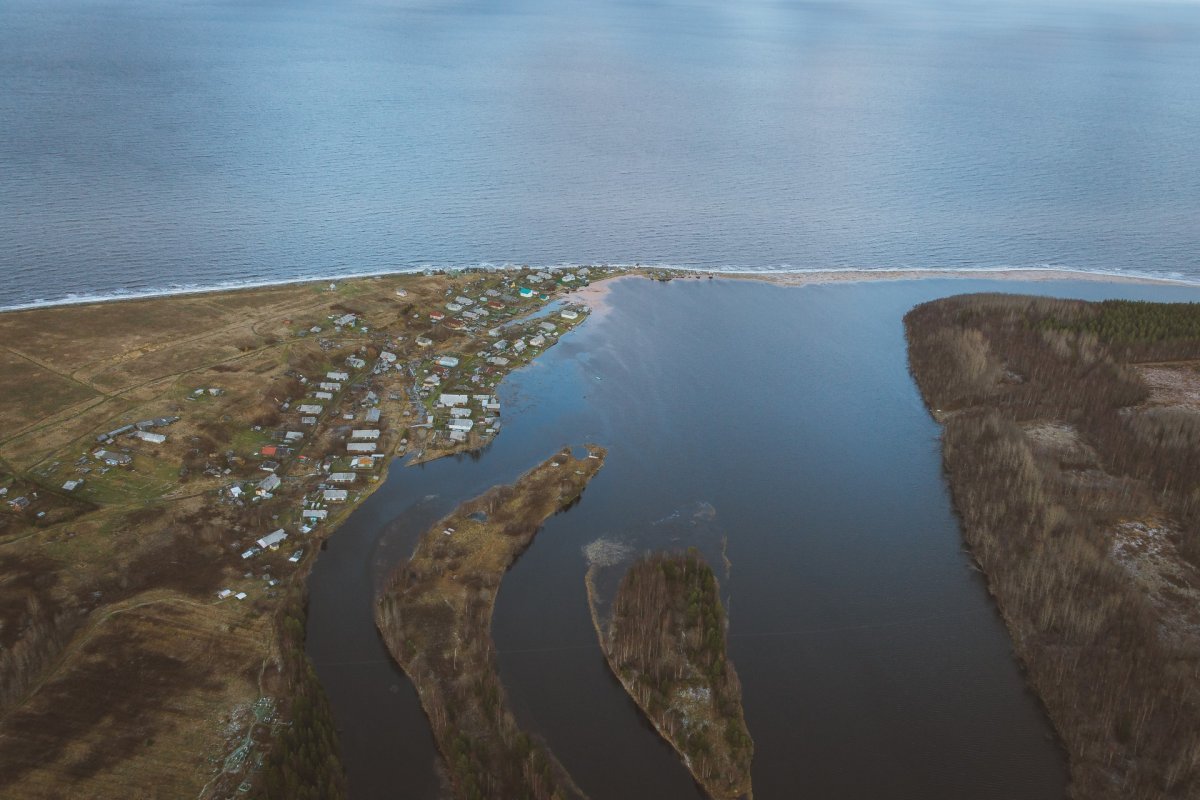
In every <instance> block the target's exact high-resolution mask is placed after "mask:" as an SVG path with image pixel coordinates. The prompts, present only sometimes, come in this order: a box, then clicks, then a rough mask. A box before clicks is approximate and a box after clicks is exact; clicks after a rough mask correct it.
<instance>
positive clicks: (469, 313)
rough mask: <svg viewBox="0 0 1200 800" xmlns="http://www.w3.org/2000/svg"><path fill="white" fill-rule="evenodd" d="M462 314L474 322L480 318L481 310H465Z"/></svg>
mask: <svg viewBox="0 0 1200 800" xmlns="http://www.w3.org/2000/svg"><path fill="white" fill-rule="evenodd" d="M462 315H463V318H464V319H469V320H471V321H472V322H474V321H475V320H477V319H479V312H477V311H464V312H462Z"/></svg>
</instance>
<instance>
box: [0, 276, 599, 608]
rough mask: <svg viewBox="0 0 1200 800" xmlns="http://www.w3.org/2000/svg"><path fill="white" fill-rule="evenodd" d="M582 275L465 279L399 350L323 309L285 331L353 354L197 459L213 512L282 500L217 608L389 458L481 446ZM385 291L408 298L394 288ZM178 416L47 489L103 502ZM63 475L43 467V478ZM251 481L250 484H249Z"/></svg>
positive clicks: (333, 513)
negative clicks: (210, 487)
mask: <svg viewBox="0 0 1200 800" xmlns="http://www.w3.org/2000/svg"><path fill="white" fill-rule="evenodd" d="M592 273H593V270H592V269H589V268H588V267H583V268H581V269H579V270H578V271H557V270H555V271H536V272H533V271H530V272H519V273H487V272H482V273H480V275H479V276H478V277H477V278H475V280H473V281H470V280H469V281H467V283H466V285H467V286H470V287H471V289H467V288H465V287H464V288H463V290H462V291H461V292H460V291H458V290H457V289H446V290H445V295H446V298H445V300H446V301H445V302H444V303H442V304H441V306H440V307H437V308H429V309H422V310H421V311H418V312H415V313H414V314H413V315H412V316H413V319H414V321H418V322H419V321H421V320H428V323H429V327H430V328H432V329H433V330H430V331H428V332H427V333H424V334H419V335H416V336H413V337H412V338H411V341H410V340H409V337H408V336H407V335H393V334H392V333H391V332H389V331H388V330H379V331H372V327H371V325H370V321H369V320H367V319H366V318H364V317H363V316H361V315H359V314H356V313H336V312H335V313H332V314H330V315H329V318H328V320H327V324H326V325H324V326H322V325H313V326H310V327H307V328H302V329H299V330H297V331H296V333H295V335H296V336H297V337H306V336H320V337H321V339H320V344H321V347H322V349H324V350H329V351H332V350H337V349H339V347H340V346H341V345H342V344H344V343H345V342H347V341H355V340H357V341H362V342H365V343H363V344H359V346H358V347H357V348H356V349H355V352H354V353H353V354H351V355H348V356H346V357H345V358H343V359H341V361H340V362H338V363H332V362H331V363H329V364H328V365H327V366H328V367H329V369H327V370H326V371H325V372H323V373H319V374H312V373H310V374H303V373H301V372H299V371H296V370H288V372H287V376H288V377H289V378H291V379H292V380H293V381H295V384H297V385H298V386H300V387H302V389H303V394H302V395H301V396H297V397H285V398H282V399H281V401H280V403H279V412H280V414H281V420H280V423H279V424H278V425H277V426H274V427H272V428H271V429H270V430H268V429H266V428H265V427H264V426H261V425H255V426H253V427H252V428H251V429H250V430H249V431H244V432H243V434H244V435H243V436H242V437H239V438H240V440H241V441H242V442H250V443H251V444H253V449H252V451H250V452H245V451H239V450H237V449H231V450H228V451H226V452H225V453H224V454H223V456H221V457H220V458H218V459H216V461H217V462H218V463H215V464H214V463H213V459H210V460H209V461H208V462H206V464H205V467H204V472H205V474H206V475H208V476H210V477H213V478H217V479H218V480H220V479H222V478H228V479H229V480H228V481H227V482H225V483H224V484H223V485H222V486H221V487H220V488H219V489H217V490H216V491H215V494H216V495H217V502H219V503H222V504H229V505H233V506H235V507H239V508H246V507H251V506H255V505H257V504H262V503H268V504H270V501H273V500H277V499H286V500H288V501H290V502H289V504H288V505H287V506H286V507H284V508H280V509H279V510H278V511H277V512H276V513H273V514H272V515H271V519H272V523H273V525H274V528H273V529H272V530H270V531H263V532H262V534H261V535H260V536H257V537H254V538H253V540H252V541H249V540H247V539H244V538H241V537H239V538H237V539H236V540H235V541H233V542H231V543H230V545H229V547H230V550H231V551H232V552H236V553H237V554H238V555H239V557H240V559H241V560H242V561H244V562H246V565H247V567H260V568H261V570H262V571H261V574H260V575H259V576H257V580H256V576H255V574H254V571H253V569H252V568H251V569H250V570H249V571H246V572H244V573H243V575H242V577H243V581H242V582H240V583H237V584H234V585H231V586H230V587H223V588H221V589H220V591H219V592H218V593H217V597H218V599H220V600H226V599H231V598H232V599H235V600H245V599H247V598H248V597H249V596H250V593H252V592H253V591H255V590H256V589H257V588H259V584H260V583H261V584H263V585H264V586H265V588H266V589H267V590H270V589H273V588H274V587H275V586H277V585H278V583H279V579H278V578H276V577H274V576H273V575H272V571H273V569H274V570H278V569H279V568H280V566H281V565H280V564H278V563H275V561H276V560H271V559H261V558H259V557H260V556H261V555H262V554H263V553H264V552H271V553H273V552H276V551H279V550H281V549H284V550H287V552H288V557H287V559H286V562H285V563H290V564H296V563H299V562H300V561H301V560H302V559H303V557H304V554H305V547H304V545H303V542H304V541H305V539H304V537H306V536H307V535H309V534H311V533H312V532H313V531H314V530H316V529H317V528H318V527H321V526H324V527H325V528H326V529H329V530H331V529H332V528H333V527H335V526H336V522H337V520H338V519H340V518H341V516H343V515H344V513H345V512H346V511H348V510H349V509H351V508H353V506H354V505H355V503H356V502H357V501H359V500H361V499H362V498H363V497H364V496H365V495H366V494H367V493H369V490H370V488H372V487H373V485H374V484H375V483H377V482H378V481H379V480H380V479H381V478H382V477H383V475H384V473H385V472H386V462H387V461H388V460H390V459H391V458H392V457H394V456H408V457H409V459H410V461H412V462H414V463H416V462H420V461H426V460H430V459H432V458H438V457H441V456H445V455H448V454H451V453H454V452H459V451H462V450H468V449H478V448H480V447H483V446H486V444H487V443H488V442H490V441H491V439H492V438H493V437H494V436H495V435H496V434H497V433H498V432H499V431H500V427H501V420H500V403H499V400H498V399H497V397H496V395H495V389H496V387H497V385H498V384H499V383H500V381H501V380H502V379H503V377H504V375H505V374H507V373H508V372H509V371H511V370H512V369H515V368H518V367H520V366H522V365H524V364H526V363H528V362H529V361H530V360H531V359H533V358H535V357H536V356H537V355H538V354H539V353H541V352H542V351H544V350H545V349H546V348H548V347H550V346H552V345H553V344H554V343H555V342H556V341H557V339H558V337H559V336H560V335H562V334H563V333H565V332H567V331H569V330H570V329H571V328H573V327H574V326H575V325H577V324H579V323H580V322H582V320H583V319H584V318H586V315H587V313H588V311H589V309H588V308H587V307H586V306H579V305H574V304H570V303H567V302H566V301H565V299H559V300H555V301H553V302H551V297H552V296H553V295H557V294H562V293H564V290H566V291H569V290H570V289H572V288H575V287H578V286H584V285H587V283H588V281H589V278H590V277H593V276H592ZM331 289H336V284H333V285H331ZM472 290H473V291H472ZM394 292H395V294H396V295H397V296H398V297H407V296H408V291H407V290H406V289H404V288H403V287H398V288H396V289H395V290H394ZM472 294H474V295H475V296H471V295H472ZM414 327H419V326H414ZM439 327H440V328H443V329H445V332H447V333H449V334H450V336H449V337H444V338H443V337H439V338H441V339H442V343H444V344H447V345H453V346H454V347H455V349H453V350H451V349H450V348H449V347H439V346H437V343H435V339H434V336H435V335H436V334H437V328H439ZM372 333H373V334H374V335H371V334H372ZM466 351H472V352H466ZM368 359H369V360H368ZM224 393H225V390H224V389H223V388H221V387H219V386H201V387H196V388H194V389H192V390H191V391H190V393H188V394H187V396H186V398H185V399H186V401H188V402H190V403H195V402H196V401H200V400H205V399H210V398H216V397H220V396H222V395H223V394H224ZM186 405H187V403H185V406H186ZM185 410H186V409H185ZM196 413H200V414H203V413H204V412H203V411H202V410H201V409H197V411H196ZM180 419H181V416H180V415H179V414H171V415H164V416H160V417H154V418H149V419H142V420H137V421H134V422H122V424H120V425H117V426H116V427H113V428H111V429H109V430H106V431H104V432H101V433H98V434H96V436H95V447H94V449H92V450H90V451H89V452H84V453H81V454H80V455H79V457H78V458H77V459H76V460H75V461H74V462H73V463H72V464H70V465H69V466H68V467H67V468H66V472H68V473H69V474H70V476H69V477H67V478H66V479H65V480H63V481H62V483H61V484H60V485H59V492H60V493H61V494H63V495H74V494H79V495H80V496H81V498H82V499H84V500H92V499H93V498H94V499H95V500H98V501H100V502H103V499H104V497H105V492H104V490H103V482H104V481H105V479H106V477H107V476H109V475H110V473H111V472H113V471H114V470H124V471H125V472H126V473H129V474H136V473H138V472H140V471H143V470H145V471H148V472H160V471H161V464H159V463H156V462H158V461H159V456H158V454H157V453H156V452H155V449H157V448H160V447H161V446H162V445H164V444H166V443H167V441H168V438H169V437H170V435H171V434H170V431H171V426H173V425H174V424H175V423H177V422H179V421H180ZM222 462H223V463H222ZM63 467H64V465H63V464H62V463H61V462H53V463H52V464H51V465H50V467H49V469H48V470H47V472H49V474H48V475H46V477H50V475H56V474H58V473H59V472H60V471H62V469H63ZM254 472H257V473H258V475H259V476H260V477H251V476H252V475H253V473H254ZM114 477H116V476H114ZM120 477H121V478H122V479H123V478H127V477H128V475H125V476H120ZM14 483H17V482H14ZM95 484H99V487H94V485H95ZM11 488H13V487H12V486H11V485H10V486H4V487H0V493H2V494H0V497H3V498H4V499H5V501H6V502H7V506H8V509H9V510H10V511H12V512H16V513H20V514H29V515H31V516H32V517H33V518H34V519H35V520H41V519H45V518H46V517H47V514H48V513H50V512H49V511H48V510H45V509H37V508H34V507H33V506H34V504H35V502H36V501H37V500H38V499H39V493H38V491H37V490H36V489H31V490H30V491H27V492H24V493H20V494H14V495H13V496H11V497H10V496H9V495H10V489H11ZM93 489H94V490H93ZM43 491H44V490H43ZM310 549H311V548H310ZM259 562H261V564H260V563H259Z"/></svg>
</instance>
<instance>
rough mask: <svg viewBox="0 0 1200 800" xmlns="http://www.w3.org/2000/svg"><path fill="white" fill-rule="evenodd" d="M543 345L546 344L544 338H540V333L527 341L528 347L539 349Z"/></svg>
mask: <svg viewBox="0 0 1200 800" xmlns="http://www.w3.org/2000/svg"><path fill="white" fill-rule="evenodd" d="M544 344H546V337H545V336H542V335H541V334H540V333H539V334H538V335H537V336H533V337H530V339H529V346H530V347H541V346H542V345H544Z"/></svg>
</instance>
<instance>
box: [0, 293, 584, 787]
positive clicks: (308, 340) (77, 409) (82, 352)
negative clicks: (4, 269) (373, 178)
mask: <svg viewBox="0 0 1200 800" xmlns="http://www.w3.org/2000/svg"><path fill="white" fill-rule="evenodd" d="M531 279H532V278H531V277H530V276H527V275H526V274H522V273H495V274H493V273H482V272H479V273H465V274H461V275H452V276H451V275H432V276H422V275H406V276H391V277H387V278H368V279H358V280H351V281H344V282H339V283H338V284H337V285H336V288H335V289H332V290H331V289H330V288H329V284H328V283H320V284H296V285H289V286H280V287H268V288H263V289H252V290H245V291H238V292H226V293H214V294H202V295H187V296H176V297H166V298H156V299H147V300H131V301H122V302H111V303H97V304H90V305H78V306H62V307H55V308H46V309H37V310H27V311H18V312H10V313H5V314H0V342H2V344H0V396H3V397H4V399H5V402H4V403H3V404H0V764H3V765H4V768H3V769H0V796H4V797H10V796H11V797H22V798H64V797H79V798H110V797H112V798H117V797H120V798H125V797H130V796H138V797H182V796H188V797H190V796H200V797H227V796H229V795H231V794H233V793H235V792H236V793H238V794H239V795H241V796H249V797H260V796H262V797H293V798H294V797H299V796H314V797H315V796H320V797H333V796H337V794H338V793H339V792H340V788H338V787H340V785H341V780H342V779H341V775H340V768H338V767H337V762H336V757H335V756H336V754H332V755H331V756H330V758H327V757H326V756H327V755H330V754H328V753H322V754H320V756H319V757H316V756H314V754H313V751H314V749H321V748H326V749H328V748H330V747H332V744H331V742H332V734H331V733H330V731H329V730H328V729H326V722H325V718H324V717H323V716H322V714H320V713H316V712H315V711H314V709H319V708H321V707H322V706H321V704H322V703H323V699H322V697H321V693H320V689H319V686H317V684H316V682H315V679H312V678H311V676H310V675H309V673H308V671H307V670H308V667H307V661H306V659H305V658H304V655H303V636H302V630H303V626H302V625H301V626H300V631H301V634H300V635H296V630H295V628H296V626H297V623H296V620H297V619H301V618H302V617H303V611H302V609H303V596H304V592H303V586H304V579H305V577H306V575H307V573H308V570H309V569H310V568H311V564H312V559H313V558H314V557H315V553H316V551H317V550H318V549H319V545H320V539H321V538H322V537H325V536H328V535H329V534H330V533H331V532H333V531H334V530H335V529H336V527H337V524H338V522H339V521H340V520H341V519H343V518H344V517H345V515H346V514H348V513H350V511H351V510H352V509H353V508H354V507H355V505H356V504H357V503H358V502H361V501H362V500H363V499H364V498H365V497H366V496H368V495H369V494H370V492H371V490H372V489H373V488H374V487H375V486H377V485H379V482H380V480H381V478H382V477H383V475H384V473H385V471H386V469H387V463H388V458H384V459H382V460H375V461H374V462H373V463H372V464H371V466H370V468H368V469H361V470H356V472H358V480H357V481H356V482H355V483H354V484H353V485H352V486H351V487H350V488H351V490H352V492H351V498H350V502H347V503H345V504H340V505H338V506H336V507H329V508H328V509H327V510H328V511H329V519H328V520H326V521H325V522H324V523H322V524H320V525H318V526H317V527H316V529H315V530H313V531H312V532H311V533H309V534H307V535H305V534H304V533H303V532H302V531H300V530H299V528H300V527H301V522H302V520H301V518H300V512H301V510H302V509H303V508H305V505H306V502H307V503H308V504H309V505H318V506H320V505H321V504H320V503H319V501H313V500H312V498H313V497H314V496H319V495H314V492H315V490H316V487H317V486H318V485H319V484H320V483H321V481H322V480H324V475H325V472H326V470H324V469H322V466H323V462H324V460H325V459H326V458H327V457H328V459H329V461H328V466H332V465H333V464H338V465H339V466H341V465H344V464H346V463H347V462H346V461H345V460H344V459H343V458H342V456H343V455H344V452H345V442H346V436H347V431H348V429H349V427H351V426H356V427H364V426H365V427H374V428H377V429H379V430H380V431H381V434H382V438H381V439H380V441H379V452H381V453H383V454H385V455H387V456H389V457H390V456H391V455H394V454H397V453H408V454H412V453H413V450H414V449H420V450H422V451H423V452H420V453H418V454H417V455H420V456H421V457H424V458H433V457H438V456H440V455H445V454H448V453H454V452H459V451H461V450H463V449H467V448H469V447H477V446H480V445H482V444H484V443H486V440H485V439H484V438H482V437H479V436H474V437H473V438H472V439H470V440H468V441H466V442H454V441H451V440H450V439H449V438H448V436H447V435H446V432H445V430H444V425H445V420H440V419H439V420H438V424H437V426H435V428H433V429H425V428H420V429H415V428H411V427H410V425H412V424H413V423H415V422H417V417H416V412H415V411H414V409H415V408H416V407H417V399H418V398H415V397H414V394H413V393H414V388H413V387H414V384H416V383H418V382H419V380H420V379H421V377H422V376H424V375H426V374H429V373H430V372H431V371H432V370H434V369H438V368H435V367H434V366H433V365H432V364H431V359H433V358H435V357H437V356H439V355H443V354H474V353H475V352H476V351H479V350H481V349H487V348H488V347H490V344H491V337H488V335H487V333H486V326H474V328H473V329H471V328H468V329H467V330H461V331H451V330H448V329H447V328H446V327H445V326H443V325H437V324H435V323H434V322H433V321H432V320H431V319H430V317H429V313H430V312H431V311H433V310H437V309H441V308H443V307H444V306H445V304H446V303H447V301H448V300H449V299H451V298H453V297H455V296H457V295H459V294H461V293H468V294H470V295H471V296H472V297H483V293H484V292H485V291H493V292H496V293H497V294H499V293H500V292H504V293H505V294H508V293H515V291H516V289H515V287H516V285H517V282H518V281H526V280H531ZM551 283H552V282H547V284H546V286H545V288H546V291H548V292H549V293H550V294H551V295H553V296H559V295H562V294H564V293H565V292H566V291H567V289H566V287H563V286H561V285H558V284H557V283H553V285H551ZM489 296H490V295H489ZM541 302H542V301H540V300H538V299H536V298H534V299H530V300H528V301H524V300H522V301H520V302H515V303H510V304H508V305H509V307H508V308H506V309H505V310H504V311H497V312H496V314H495V318H496V319H497V320H500V319H509V318H513V317H516V316H518V315H520V314H522V313H527V312H528V311H530V310H533V309H534V308H537V307H539V306H540V305H541ZM348 313H352V314H355V315H356V316H357V320H356V321H355V323H354V324H352V325H350V326H347V327H345V328H337V327H335V326H334V324H333V322H332V320H333V319H334V318H337V317H341V316H342V315H344V314H348ZM580 321H582V317H581V320H580ZM569 327H570V326H568V325H566V324H562V325H561V326H560V330H561V332H566V330H568V329H569ZM315 328H319V329H320V330H319V331H314V330H313V329H315ZM418 337H424V338H427V339H428V340H430V342H431V344H429V345H427V346H425V347H421V346H419V345H418V344H417V338H418ZM385 352H386V353H390V354H392V355H393V356H395V359H396V360H395V362H394V363H395V364H396V365H399V366H401V367H403V369H393V368H392V364H391V363H388V362H386V361H384V360H382V359H381V354H383V353H385ZM529 357H532V354H530V355H529ZM352 359H362V362H363V364H364V366H361V367H350V366H347V365H348V364H349V363H351V362H350V360H352ZM527 360H528V357H527V358H523V359H514V361H513V363H512V364H511V365H509V366H508V367H506V368H503V369H502V368H499V367H493V366H490V365H489V366H488V368H487V370H486V371H484V370H482V369H480V370H478V371H469V372H468V371H464V370H462V369H459V370H443V373H444V375H443V384H442V387H441V389H440V390H441V391H450V390H451V387H461V389H464V390H467V391H470V392H472V393H474V392H480V393H493V392H494V389H495V386H496V384H497V383H499V381H500V380H502V379H503V377H504V375H505V374H506V373H507V372H508V371H510V370H511V369H513V368H516V367H518V366H520V365H521V364H522V363H525V362H526V361H527ZM478 362H479V359H476V360H475V361H474V362H471V363H473V364H475V363H478ZM331 370H337V371H348V372H349V373H350V377H349V379H348V380H347V381H346V386H345V387H344V388H343V389H342V390H341V391H340V392H339V393H338V395H337V396H336V397H335V398H334V399H333V400H332V401H327V402H325V403H324V405H325V406H327V408H326V411H325V413H324V414H322V415H321V417H320V420H319V422H318V423H317V424H316V425H315V426H303V425H301V422H300V416H301V415H300V414H299V413H298V412H296V410H295V408H294V406H296V405H299V404H300V403H303V402H305V400H304V398H305V397H306V396H310V395H311V393H312V392H313V391H314V389H313V387H314V385H315V384H316V383H317V382H319V381H323V380H325V378H324V375H325V373H326V372H328V371H331ZM301 378H305V380H304V381H302V380H301ZM368 393H372V394H368ZM372 397H373V398H374V399H371V398H372ZM372 406H373V407H375V408H377V409H379V410H380V411H381V412H382V420H381V422H379V423H377V424H371V425H368V424H367V423H365V422H364V418H365V414H366V409H367V408H368V407H372ZM476 413H477V412H476ZM347 414H348V415H351V416H352V417H353V419H349V420H348V419H344V418H343V417H344V415H347ZM163 417H178V420H177V421H175V422H174V423H173V424H169V425H166V426H164V427H160V428H154V429H153V430H154V431H156V432H159V433H162V434H164V435H165V436H166V440H165V441H163V442H150V441H143V440H139V439H137V438H133V437H132V436H130V435H128V434H123V435H119V436H117V437H115V438H114V439H112V440H111V441H107V442H105V443H100V442H99V441H98V438H97V437H99V436H101V435H102V434H105V433H106V432H108V431H113V430H115V429H117V428H119V427H121V426H124V425H129V424H132V423H135V422H138V421H141V420H153V419H154V418H163ZM479 427H483V423H482V422H481V425H480V426H479ZM286 431H298V432H301V433H303V439H302V440H300V441H299V442H298V443H294V444H295V452H294V453H293V454H291V455H289V456H287V457H282V458H280V459H278V461H279V462H280V466H279V467H278V469H277V474H278V475H279V476H280V477H281V479H282V481H283V483H282V485H281V487H280V488H278V489H277V490H276V491H275V492H273V493H272V495H271V496H270V497H264V498H254V486H255V484H256V483H257V482H258V481H260V480H261V479H263V478H264V477H266V475H267V474H268V473H267V472H266V471H264V470H263V468H262V467H263V466H264V461H265V459H264V458H263V456H262V455H261V454H260V450H261V448H262V447H263V446H264V445H266V444H274V443H276V442H277V440H276V438H275V437H276V436H277V435H280V436H281V435H282V434H283V433H284V432H286ZM101 447H103V448H105V449H106V450H108V451H110V452H112V453H116V454H119V455H120V456H122V457H125V456H127V457H128V458H129V463H128V464H124V465H108V464H105V463H104V462H103V461H101V460H100V458H99V457H98V456H97V455H95V451H96V450H97V449H98V448H101ZM335 457H336V458H335ZM69 480H71V481H74V480H82V483H81V484H80V485H78V486H77V487H75V488H74V489H73V490H68V489H65V488H63V484H64V483H66V482H67V481H69ZM234 486H238V487H242V488H243V489H245V493H244V494H243V495H242V496H241V497H240V498H239V497H236V496H234V495H232V494H231V493H230V489H231V487H234ZM18 498H24V500H23V501H21V502H24V503H27V505H25V507H23V508H18V507H17V506H16V505H12V504H11V501H16V500H17V499H18ZM251 498H254V499H251ZM280 527H282V528H284V529H285V530H287V531H288V532H289V536H290V538H289V541H288V542H285V543H284V546H283V547H281V548H279V549H278V550H274V551H272V550H268V551H266V552H263V553H261V554H258V555H255V556H253V557H252V558H250V559H243V558H242V557H241V554H242V553H243V552H244V551H246V549H247V548H248V547H249V546H250V545H252V544H253V542H254V540H256V539H257V538H259V537H261V536H263V535H265V534H266V533H268V532H270V531H272V530H274V529H276V528H280ZM301 548H302V549H303V550H304V555H303V557H301V558H300V559H299V560H298V562H293V561H290V560H289V556H290V555H291V554H292V553H293V552H295V551H296V550H297V549H301ZM226 589H228V590H230V592H233V593H238V592H244V593H245V599H240V600H239V599H237V598H236V597H232V596H225V597H218V592H221V591H222V590H226ZM297 609H300V610H297ZM264 704H265V705H264ZM266 707H270V708H271V709H273V711H272V712H271V717H272V719H271V721H267V722H264V721H263V720H262V719H258V718H257V717H256V714H258V713H259V712H257V711H256V712H255V713H250V711H249V710H250V709H259V711H261V709H263V708H266ZM259 716H261V714H259ZM297 719H302V720H303V724H299V725H297V724H294V723H295V722H296V720H297ZM248 742H249V744H247V743H248ZM331 758H332V760H331ZM264 776H267V778H269V780H266V781H265V782H264ZM243 782H245V784H246V786H247V787H248V791H247V792H238V791H237V790H238V787H239V786H240V785H242V784H243ZM300 784H304V785H307V786H309V788H308V789H305V790H304V792H307V793H308V794H305V793H304V792H301V791H300V790H299V789H298V788H297V787H298V786H299V785H300ZM314 786H315V787H319V789H313V788H312V787H314ZM312 791H318V794H315V795H314V794H311V792H312Z"/></svg>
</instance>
